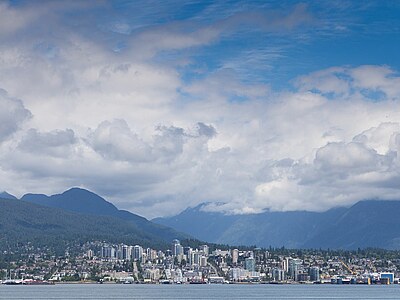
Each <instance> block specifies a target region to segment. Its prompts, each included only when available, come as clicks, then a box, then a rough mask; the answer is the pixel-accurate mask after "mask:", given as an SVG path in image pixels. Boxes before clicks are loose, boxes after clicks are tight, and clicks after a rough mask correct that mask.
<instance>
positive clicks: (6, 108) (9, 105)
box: [0, 89, 31, 143]
mask: <svg viewBox="0 0 400 300" xmlns="http://www.w3.org/2000/svg"><path fill="white" fill-rule="evenodd" d="M30 117H31V113H30V111H29V110H27V109H26V108H25V107H24V105H23V103H22V101H21V100H19V99H16V98H13V97H10V96H9V95H8V94H7V92H6V91H5V90H2V89H0V120H1V126H0V143H1V142H2V141H4V140H5V139H6V138H8V137H9V136H10V135H12V134H13V133H15V132H16V131H17V130H18V129H19V128H20V125H21V123H23V122H24V121H26V120H27V119H29V118H30Z"/></svg>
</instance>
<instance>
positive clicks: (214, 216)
mask: <svg viewBox="0 0 400 300" xmlns="http://www.w3.org/2000/svg"><path fill="white" fill-rule="evenodd" d="M203 207H204V204H201V205H199V206H197V207H195V208H189V209H186V210H185V211H183V212H182V213H180V214H179V215H177V216H174V217H170V218H156V219H154V220H153V221H154V222H156V223H159V224H163V225H166V226H170V227H172V228H175V229H176V230H180V231H185V232H187V233H188V234H191V235H193V236H194V237H196V238H199V239H202V240H206V241H209V242H215V243H223V244H225V243H226V244H231V245H257V246H262V247H269V246H273V247H281V246H285V247H288V248H333V249H339V248H340V249H357V248H365V247H379V248H387V249H400V222H399V221H398V216H399V215H400V201H374V200H371V201H361V202H358V203H357V204H355V205H353V206H351V207H349V208H344V207H343V208H335V209H331V210H328V211H326V212H321V213H318V212H306V211H294V212H264V213H261V214H249V215H224V214H222V213H216V212H206V211H204V210H203Z"/></svg>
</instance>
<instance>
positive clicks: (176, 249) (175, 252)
mask: <svg viewBox="0 0 400 300" xmlns="http://www.w3.org/2000/svg"><path fill="white" fill-rule="evenodd" d="M171 250H172V256H174V257H175V256H179V255H182V254H183V247H182V245H181V243H180V242H179V240H173V241H172V249H171Z"/></svg>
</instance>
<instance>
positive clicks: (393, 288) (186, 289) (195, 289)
mask: <svg viewBox="0 0 400 300" xmlns="http://www.w3.org/2000/svg"><path fill="white" fill-rule="evenodd" d="M0 299H400V285H390V286H365V285H345V286H343V285H341V286H338V285H268V284H266V285H136V284H133V285H117V284H104V285H96V284H68V285H65V284H64V285H61V284H60V285H53V286H5V285H0Z"/></svg>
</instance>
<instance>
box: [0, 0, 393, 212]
mask: <svg viewBox="0 0 400 300" xmlns="http://www.w3.org/2000/svg"><path fill="white" fill-rule="evenodd" d="M398 53H400V2H398V1H378V0H377V1H346V0H341V1H334V0H331V1H328V0H326V1H301V2H300V1H172V0H171V1H155V0H148V1H100V0H99V1H34V0H33V1H21V0H16V1H4V0H0V190H6V191H7V192H9V193H11V194H14V195H16V196H18V197H21V196H22V195H23V194H25V193H44V194H48V195H50V194H55V193H61V192H63V191H64V190H66V189H69V188H70V187H82V188H86V189H89V190H91V191H94V192H96V193H97V194H99V195H101V196H103V197H105V198H106V199H107V200H109V201H111V202H113V203H114V204H115V205H116V206H117V207H118V208H121V209H127V210H130V211H132V212H134V213H138V214H141V215H143V216H145V217H147V218H153V217H157V216H170V215H174V214H177V213H179V212H180V211H182V210H184V209H186V208H187V207H194V206H196V205H197V204H199V203H204V202H205V203H208V204H207V205H206V206H205V208H204V209H206V210H209V211H219V212H223V213H226V214H244V213H260V212H263V211H265V210H271V211H293V210H308V211H324V210H327V209H330V208H333V207H338V206H349V205H352V204H354V203H356V202H358V201H360V200H365V199H378V200H379V199H382V200H399V199H400V158H399V156H398V153H399V154H400V152H399V151H400V75H399V71H400V59H399V58H398Z"/></svg>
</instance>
